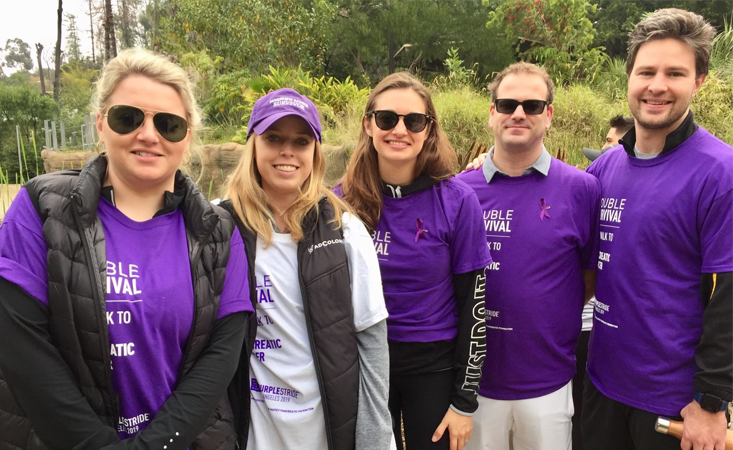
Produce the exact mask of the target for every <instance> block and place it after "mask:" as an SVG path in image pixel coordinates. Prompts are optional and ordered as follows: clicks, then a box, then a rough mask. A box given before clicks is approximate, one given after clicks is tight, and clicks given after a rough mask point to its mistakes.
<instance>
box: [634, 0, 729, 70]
mask: <svg viewBox="0 0 733 450" xmlns="http://www.w3.org/2000/svg"><path fill="white" fill-rule="evenodd" d="M667 38H672V39H677V40H679V41H682V42H684V43H686V44H688V45H689V46H690V47H692V51H693V52H694V53H695V74H696V75H697V76H698V77H699V76H700V75H706V74H707V73H708V66H709V63H710V52H711V51H712V49H713V38H715V28H713V26H712V25H710V24H709V23H707V22H706V21H705V19H704V18H703V17H702V16H701V15H699V14H695V13H693V12H690V11H685V10H683V9H676V8H666V9H660V10H657V11H655V12H654V13H653V14H651V15H649V17H647V18H646V19H644V20H642V21H641V22H639V23H638V24H637V25H636V28H634V31H632V32H631V34H630V35H629V56H628V58H626V74H627V75H628V74H630V73H631V71H632V70H633V68H634V62H635V61H636V55H637V54H638V53H639V49H640V48H641V46H642V45H644V44H645V43H647V42H649V41H653V40H657V39H667Z"/></svg>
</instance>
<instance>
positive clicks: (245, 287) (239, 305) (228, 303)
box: [216, 229, 254, 319]
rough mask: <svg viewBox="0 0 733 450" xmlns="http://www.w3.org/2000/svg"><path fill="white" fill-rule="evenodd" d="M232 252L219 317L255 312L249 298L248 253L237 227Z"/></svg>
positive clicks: (231, 241) (232, 241)
mask: <svg viewBox="0 0 733 450" xmlns="http://www.w3.org/2000/svg"><path fill="white" fill-rule="evenodd" d="M229 242H230V243H231V253H230V254H229V262H228V263H227V266H226V277H225V278H224V287H223V288H222V291H221V297H220V300H219V313H218V315H217V317H216V318H217V319H221V318H222V317H225V316H228V315H229V314H233V313H237V312H242V311H247V312H250V313H251V312H254V310H253V309H252V302H251V301H250V298H249V278H248V276H247V255H246V253H245V252H244V241H242V235H241V234H239V231H238V230H237V229H235V230H234V233H232V238H231V240H230V241H229Z"/></svg>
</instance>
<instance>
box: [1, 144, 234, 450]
mask: <svg viewBox="0 0 733 450" xmlns="http://www.w3.org/2000/svg"><path fill="white" fill-rule="evenodd" d="M106 169H107V160H106V158H103V157H99V158H96V159H94V160H92V161H90V162H89V163H88V164H87V165H86V166H85V167H84V169H83V170H82V171H81V172H79V171H63V172H57V173H53V174H49V175H45V176H41V177H37V178H35V179H33V180H31V181H30V182H29V183H27V184H26V186H25V187H26V190H27V191H28V194H29V197H30V199H31V201H32V202H33V205H34V207H35V208H36V211H37V212H38V215H39V217H40V218H41V221H42V222H43V235H44V239H45V241H46V244H47V247H48V253H47V275H48V284H49V285H48V293H49V295H48V308H47V310H46V311H41V313H42V314H36V313H34V312H33V310H32V309H30V308H34V307H36V308H38V307H39V306H40V307H42V305H40V304H37V305H33V306H32V307H29V306H28V305H23V306H22V307H24V308H26V312H28V313H29V314H30V315H31V316H32V317H34V318H35V320H39V321H43V320H44V318H47V323H44V324H43V326H42V327H40V328H42V331H41V333H47V336H45V338H46V339H47V340H48V341H49V342H50V343H51V344H52V345H53V347H55V349H56V350H57V351H58V354H59V355H60V357H61V358H63V362H65V363H66V366H68V369H70V371H71V375H72V376H73V380H74V381H75V384H76V387H77V389H78V391H80V392H81V394H82V396H83V399H84V400H85V401H86V402H87V403H88V407H91V410H92V411H93V412H94V414H96V416H97V418H98V419H99V422H100V423H99V427H100V429H101V428H104V429H105V430H109V429H112V430H114V431H116V428H117V422H118V417H119V413H118V411H119V399H118V398H117V396H116V394H115V393H114V392H113V389H112V381H111V374H110V368H111V362H110V344H109V332H108V328H107V321H106V316H105V292H106V289H105V285H106V254H105V245H104V244H105V237H104V232H103V227H102V224H101V221H100V219H99V217H98V216H97V205H98V203H99V198H100V191H101V187H102V186H101V185H102V181H103V178H104V175H105V173H106ZM176 186H177V187H179V188H183V190H184V192H185V193H184V199H183V201H182V204H181V209H182V211H183V215H184V220H185V223H186V236H187V241H188V249H189V259H190V263H191V273H192V280H193V291H194V301H195V310H194V321H193V324H192V327H191V332H190V336H189V340H188V344H187V346H186V349H185V353H184V358H183V364H182V366H181V371H180V374H179V386H177V392H176V393H177V394H178V395H177V396H176V397H178V398H176V399H174V400H173V401H168V402H166V404H165V405H164V406H163V409H161V412H159V414H162V415H167V416H169V417H170V423H171V424H177V425H172V426H174V428H172V429H171V430H168V432H169V433H170V434H171V436H155V434H154V432H152V431H151V432H150V433H148V436H150V438H151V439H150V441H149V442H148V443H149V444H153V442H157V440H160V442H161V443H162V442H168V441H169V439H167V438H168V437H170V438H171V439H173V440H175V441H176V444H177V445H175V446H174V445H169V448H170V449H171V450H172V449H174V448H179V447H181V446H182V447H181V448H186V447H187V446H188V445H186V444H185V443H184V441H186V442H191V441H193V444H192V445H191V448H192V449H217V448H220V446H222V444H226V443H227V442H228V445H224V446H223V447H222V448H234V441H235V437H236V431H235V430H234V428H233V426H232V420H231V418H232V412H231V407H230V405H229V402H228V400H227V399H226V396H223V395H222V394H223V393H224V389H223V388H222V389H221V392H219V393H218V394H217V395H216V397H215V398H214V400H213V401H212V400H211V399H210V398H209V399H207V400H208V402H209V403H211V404H213V403H214V402H215V399H216V398H221V400H220V402H219V405H218V407H217V408H216V411H215V412H214V415H213V416H212V417H211V418H210V419H209V420H208V421H206V420H202V421H201V423H196V422H195V421H194V422H193V423H191V422H186V420H185V419H186V417H188V420H192V419H191V417H196V415H195V414H191V413H192V411H191V410H190V408H193V409H196V408H200V407H202V405H201V403H202V402H199V403H198V404H195V402H191V401H190V400H188V403H186V402H187V400H186V399H185V397H186V393H185V392H180V393H179V392H178V388H179V387H183V383H182V382H181V380H182V378H183V377H184V375H188V374H189V373H191V371H192V368H193V367H194V365H196V364H197V361H198V359H199V357H200V356H201V355H202V352H203V351H204V349H206V348H211V346H212V345H215V344H219V343H220V340H219V339H214V338H212V331H213V330H214V329H221V328H222V325H223V324H224V323H225V322H226V323H234V322H236V320H234V319H232V320H229V321H225V319H227V318H223V319H221V320H220V321H216V320H215V319H216V316H217V312H218V307H219V296H220V294H221V290H222V287H223V284H224V276H225V268H226V264H227V262H228V261H229V252H230V244H229V240H230V238H231V235H232V233H233V231H234V224H233V222H232V221H231V219H230V218H229V215H228V214H227V213H225V212H223V211H222V210H221V209H219V208H216V207H213V206H212V205H210V204H209V203H208V201H206V199H205V198H204V196H203V195H201V193H200V192H199V190H198V189H197V188H196V186H195V184H194V183H193V181H191V179H190V178H188V177H186V176H185V175H183V174H182V173H181V172H178V173H177V174H176ZM2 281H5V280H2ZM5 284H8V285H10V286H9V289H5V291H6V292H7V293H8V295H15V297H14V298H21V299H22V297H23V296H22V295H20V294H23V293H22V292H21V293H20V294H19V293H18V292H17V291H19V290H13V286H14V285H12V284H10V283H7V282H5ZM2 300H3V303H4V305H3V307H4V309H5V315H11V314H12V311H11V312H8V311H10V309H12V308H15V305H13V304H11V303H12V302H10V301H9V300H7V299H5V298H4V299H2ZM36 303H37V302H36ZM34 314H35V315H34ZM43 314H45V315H43ZM233 316H236V315H233ZM242 316H243V315H242V314H240V315H239V317H242ZM242 322H243V319H242ZM234 325H236V324H234ZM239 325H241V323H240V324H239ZM231 326H232V325H230V327H231ZM236 334H237V333H235V335H236ZM241 334H243V333H240V340H239V342H238V343H237V344H239V345H240V348H241ZM210 341H215V342H213V343H212V342H210ZM230 346H231V344H230ZM6 353H7V352H6V351H5V350H3V354H4V355H5V354H6ZM238 353H239V352H237V356H238ZM230 356H231V355H230ZM3 362H4V363H5V364H4V365H3V367H5V368H6V369H7V367H8V365H7V363H8V359H7V356H5V360H4V361H3ZM56 368H57V367H55V368H54V369H56ZM62 369H63V367H62ZM8 374H9V375H10V372H8ZM7 378H8V381H9V382H10V379H11V376H8V377H7ZM0 380H2V382H0V449H4V448H20V449H23V448H29V449H35V448H38V449H42V448H44V446H43V445H42V444H41V441H40V439H39V437H38V435H36V430H35V429H34V427H33V425H32V424H31V421H30V420H28V419H26V418H25V411H24V410H23V408H21V407H20V406H19V405H18V404H17V403H23V401H20V402H17V403H15V402H13V401H12V399H13V398H14V399H15V400H16V401H17V400H18V398H19V397H18V396H17V393H14V392H13V390H12V385H11V386H10V388H8V386H7V385H6V384H5V382H4V377H3V376H2V374H0ZM24 381H25V380H18V379H16V380H14V382H15V383H16V386H17V385H18V384H20V383H22V382H24ZM26 382H29V381H26ZM190 384H191V383H189V385H190ZM222 384H223V385H226V381H224V382H223V383H222ZM184 390H185V389H184ZM11 393H12V394H13V397H11ZM77 394H78V392H77ZM59 395H65V394H64V393H59ZM206 395H213V394H211V393H206V392H205V393H199V400H200V399H202V398H204V397H206ZM28 398H29V397H25V398H24V401H25V403H24V404H29V403H30V402H31V401H30V400H28ZM30 398H32V396H31V397H30ZM203 403H206V402H203ZM174 404H175V405H174ZM178 404H180V405H184V404H185V405H186V406H188V407H189V410H185V411H183V413H182V412H181V411H178V410H177V408H176V406H178ZM192 405H194V406H192ZM86 406H87V405H84V407H86ZM205 406H208V405H204V407H205ZM183 409H185V408H183ZM208 411H211V409H210V408H209V409H208ZM54 413H55V414H60V415H64V414H65V411H55V412H54ZM203 417H206V416H203ZM156 418H157V416H156ZM154 422H155V421H154ZM204 422H206V423H204ZM182 423H183V424H187V425H189V426H188V427H186V426H181V425H180V424H182ZM41 425H42V424H40V423H37V424H36V426H38V427H39V428H40V427H41ZM44 428H45V426H44ZM149 428H153V424H152V423H151V426H150V427H149ZM164 428H165V427H159V428H158V430H160V431H161V432H163V433H165V431H164ZM173 429H176V430H177V429H180V431H177V432H176V433H175V434H173V433H174V432H173V431H172V430H173ZM146 431H148V430H146ZM44 433H45V436H43V435H42V436H43V438H44V441H45V442H44V443H45V444H46V445H48V446H49V447H52V448H56V447H65V446H66V444H71V443H64V444H62V443H60V442H58V441H57V440H56V439H55V436H53V432H52V431H49V430H44ZM199 433H200V434H199ZM197 435H198V437H196V436H197ZM114 437H116V436H114ZM189 437H190V438H189ZM97 438H99V439H100V440H99V441H97V442H96V443H92V442H86V443H82V444H81V447H82V448H96V447H98V446H99V445H103V444H114V442H105V441H104V439H111V437H110V436H109V433H107V436H106V437H105V438H104V439H102V438H100V437H99V436H97V437H92V438H91V439H92V440H94V439H97ZM194 438H196V440H195V441H194ZM128 441H132V440H128ZM123 442H125V443H127V444H130V443H128V442H127V441H123ZM171 442H173V441H171ZM77 444H78V443H74V445H77ZM129 446H130V445H128V447H129ZM161 448H162V446H161Z"/></svg>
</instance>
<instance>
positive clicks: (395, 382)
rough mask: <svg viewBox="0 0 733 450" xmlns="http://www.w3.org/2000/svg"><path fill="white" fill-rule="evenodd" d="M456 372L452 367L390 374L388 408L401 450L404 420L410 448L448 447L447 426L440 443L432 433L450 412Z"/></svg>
mask: <svg viewBox="0 0 733 450" xmlns="http://www.w3.org/2000/svg"><path fill="white" fill-rule="evenodd" d="M455 377H456V372H455V370H453V369H449V370H441V371H439V372H431V373H424V374H420V375H395V374H392V375H391V379H390V386H389V411H390V412H391V413H392V421H393V426H394V435H395V439H396V440H397V448H398V450H403V448H404V447H403V445H402V426H401V423H400V418H401V419H402V423H404V431H405V444H406V446H407V448H408V449H410V450H422V449H430V450H448V449H450V436H449V435H448V430H447V429H446V430H445V432H444V433H443V437H442V438H441V439H440V440H439V441H438V442H433V441H432V438H433V433H434V432H435V429H436V428H438V425H440V422H441V421H442V420H443V417H444V416H445V413H446V412H448V408H450V403H451V391H452V390H453V384H454V381H455Z"/></svg>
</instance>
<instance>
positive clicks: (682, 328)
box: [588, 128, 733, 416]
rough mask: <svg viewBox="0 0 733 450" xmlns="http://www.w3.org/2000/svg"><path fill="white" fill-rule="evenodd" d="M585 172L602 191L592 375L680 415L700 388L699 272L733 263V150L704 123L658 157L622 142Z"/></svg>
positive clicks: (607, 388) (613, 393)
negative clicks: (637, 153)
mask: <svg viewBox="0 0 733 450" xmlns="http://www.w3.org/2000/svg"><path fill="white" fill-rule="evenodd" d="M588 172H590V173H591V174H593V175H595V176H596V177H598V179H599V180H600V181H601V190H602V195H603V198H602V200H601V227H600V252H599V258H598V279H597V282H596V298H597V301H598V303H597V304H596V306H595V314H594V316H595V321H594V324H593V332H592V334H591V339H590V348H589V352H588V374H589V376H590V379H591V381H592V382H593V384H594V385H595V386H596V388H598V390H599V391H600V392H601V393H602V394H603V395H605V396H607V397H609V398H611V399H613V400H616V401H619V402H621V403H624V404H627V405H630V406H633V407H635V408H639V409H642V410H645V411H649V412H652V413H655V414H665V415H672V416H674V415H678V414H679V413H680V410H681V409H682V408H683V407H684V406H686V405H687V404H688V403H689V402H691V401H692V398H693V395H694V387H693V375H694V374H695V372H696V371H697V366H696V364H695V360H694V355H695V347H696V346H697V344H698V343H699V342H700V337H701V336H702V329H703V327H702V324H703V318H702V313H703V309H704V307H703V302H702V300H701V299H700V277H701V275H702V274H703V273H716V272H731V271H733V212H732V210H731V205H732V204H733V149H732V148H731V147H730V146H729V145H728V144H725V143H724V142H722V141H720V140H718V139H717V138H715V137H713V136H712V135H710V133H708V132H707V131H706V130H704V129H702V128H700V129H698V130H697V131H696V132H695V133H694V134H693V135H692V136H691V137H690V138H689V139H687V140H686V141H685V142H684V143H683V144H682V145H680V146H679V147H678V148H676V149H675V150H673V151H672V152H670V153H667V154H663V155H660V156H657V157H656V158H653V159H648V160H644V159H639V158H632V157H630V156H628V155H627V154H626V152H625V151H624V149H623V148H622V147H616V148H614V149H612V150H609V151H607V152H606V153H604V154H603V155H602V156H601V157H600V158H598V159H597V160H596V161H595V162H594V163H593V164H591V166H590V167H589V168H588ZM713 320H714V319H713Z"/></svg>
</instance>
